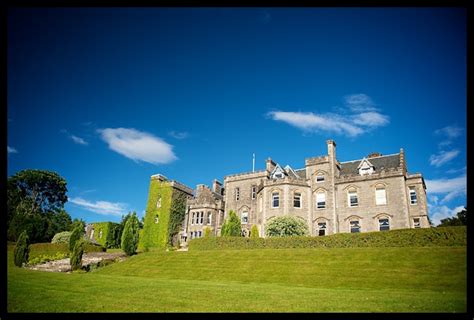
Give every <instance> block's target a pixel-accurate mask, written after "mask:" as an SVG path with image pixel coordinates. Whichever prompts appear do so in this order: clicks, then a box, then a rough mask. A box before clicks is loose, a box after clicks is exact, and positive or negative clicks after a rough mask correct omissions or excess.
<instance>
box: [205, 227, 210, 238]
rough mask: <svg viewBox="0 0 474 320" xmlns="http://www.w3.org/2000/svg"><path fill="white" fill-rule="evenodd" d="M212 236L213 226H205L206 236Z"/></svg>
mask: <svg viewBox="0 0 474 320" xmlns="http://www.w3.org/2000/svg"><path fill="white" fill-rule="evenodd" d="M210 236H211V228H209V227H205V228H204V237H210Z"/></svg>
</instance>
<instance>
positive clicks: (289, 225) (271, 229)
mask: <svg viewBox="0 0 474 320" xmlns="http://www.w3.org/2000/svg"><path fill="white" fill-rule="evenodd" d="M266 234H267V236H269V237H287V236H304V235H307V234H308V225H307V224H306V223H305V222H304V221H303V220H301V219H298V218H294V217H289V216H282V217H277V218H274V219H272V220H270V222H268V224H267V227H266Z"/></svg>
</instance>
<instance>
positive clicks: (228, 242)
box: [189, 226, 467, 251]
mask: <svg viewBox="0 0 474 320" xmlns="http://www.w3.org/2000/svg"><path fill="white" fill-rule="evenodd" d="M466 233H467V232H466V227H463V226H460V227H440V228H426V229H425V228H423V229H401V230H390V231H386V232H364V233H339V234H334V235H330V236H324V237H302V236H298V237H270V238H257V239H253V238H243V237H242V238H237V237H234V238H222V237H218V238H217V237H210V238H198V239H193V240H191V241H190V242H189V250H191V251H192V250H220V249H264V248H269V249H270V248H271V249H282V248H352V247H428V246H465V245H466V243H467V238H466Z"/></svg>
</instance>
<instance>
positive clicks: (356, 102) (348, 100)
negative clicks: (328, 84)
mask: <svg viewBox="0 0 474 320" xmlns="http://www.w3.org/2000/svg"><path fill="white" fill-rule="evenodd" d="M344 103H345V105H346V106H347V107H348V108H349V109H350V110H351V111H353V112H366V111H377V110H378V109H377V108H376V107H375V103H374V102H373V101H372V98H371V97H369V96H368V95H366V94H363V93H359V94H351V95H347V96H345V97H344Z"/></svg>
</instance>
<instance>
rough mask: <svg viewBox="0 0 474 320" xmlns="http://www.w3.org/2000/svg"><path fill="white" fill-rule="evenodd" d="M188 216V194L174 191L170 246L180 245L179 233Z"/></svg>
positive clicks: (169, 234) (169, 233)
mask: <svg viewBox="0 0 474 320" xmlns="http://www.w3.org/2000/svg"><path fill="white" fill-rule="evenodd" d="M185 214H186V194H185V193H184V192H181V191H179V190H176V189H175V190H173V196H172V201H171V209H170V216H169V227H168V245H170V246H176V245H177V244H178V241H179V239H178V237H177V235H178V232H179V228H180V227H181V224H182V223H183V221H184V217H185Z"/></svg>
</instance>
